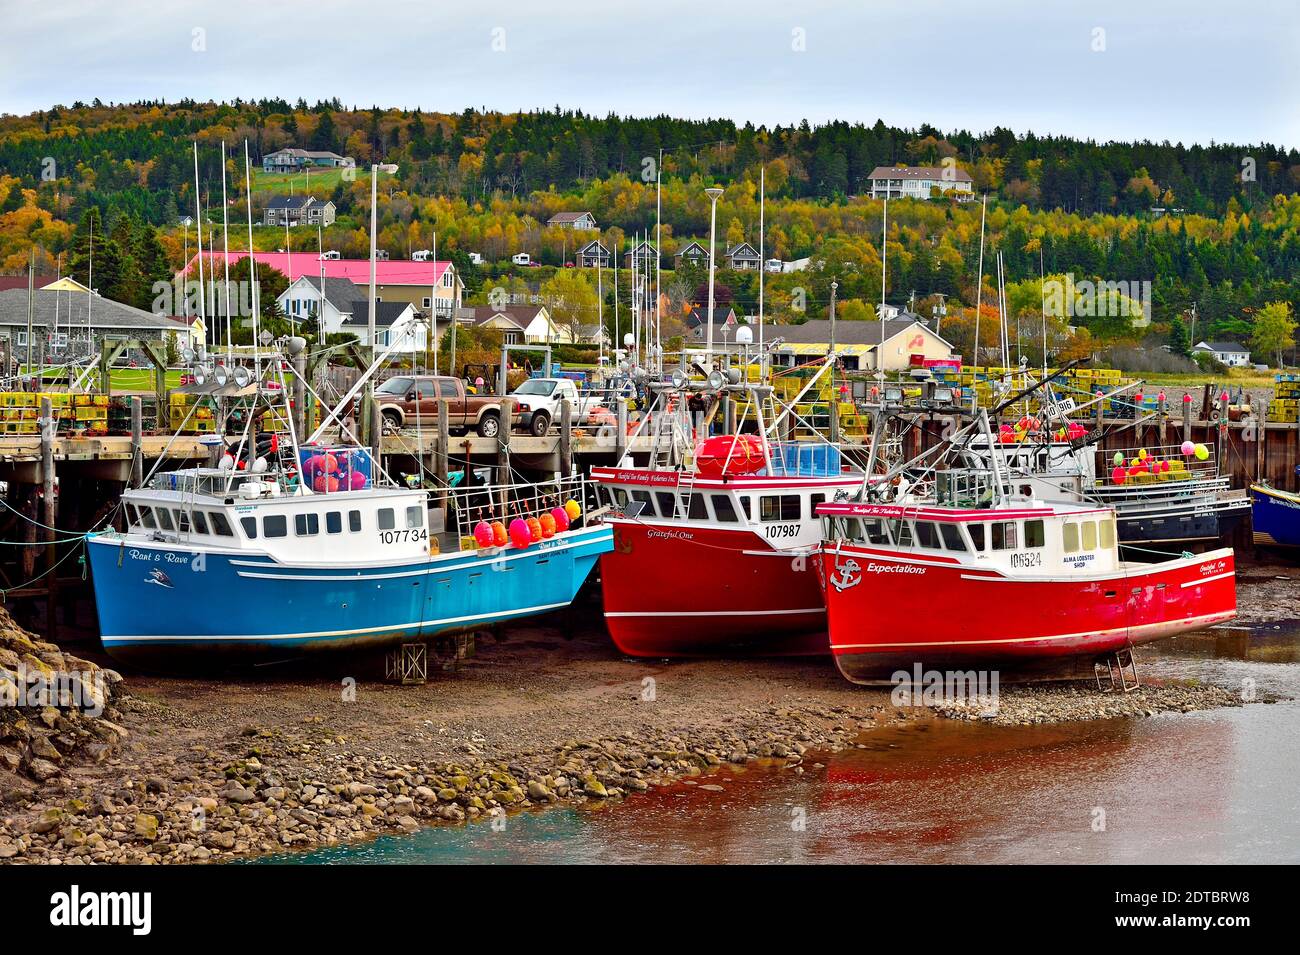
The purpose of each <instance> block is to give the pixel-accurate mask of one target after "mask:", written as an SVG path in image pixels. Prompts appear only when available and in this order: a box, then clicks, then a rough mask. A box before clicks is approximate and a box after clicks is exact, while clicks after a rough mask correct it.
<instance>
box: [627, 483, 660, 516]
mask: <svg viewBox="0 0 1300 955" xmlns="http://www.w3.org/2000/svg"><path fill="white" fill-rule="evenodd" d="M627 498H628V500H630V501H636V502H638V503H640V504H641V505H642V508H641V513H643V514H647V515H648V516H650V515H653V514H654V513H655V505H654V499H653V498H651V497H650V492H649V491H647V490H645V489H644V488H634V489H633V490H630V491H628V492H627Z"/></svg>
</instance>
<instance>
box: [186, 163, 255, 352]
mask: <svg viewBox="0 0 1300 955" xmlns="http://www.w3.org/2000/svg"><path fill="white" fill-rule="evenodd" d="M250 201H251V200H250ZM194 221H195V222H196V223H197V224H198V227H199V228H198V234H199V323H200V324H202V325H203V341H204V342H205V343H206V342H207V340H208V322H207V319H206V318H205V305H206V303H207V299H208V293H207V289H206V288H205V287H204V285H203V206H202V204H201V203H200V202H199V141H198V140H197V139H196V140H194Z"/></svg>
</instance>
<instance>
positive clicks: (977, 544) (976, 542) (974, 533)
mask: <svg viewBox="0 0 1300 955" xmlns="http://www.w3.org/2000/svg"><path fill="white" fill-rule="evenodd" d="M966 530H967V532H968V533H969V534H970V543H971V546H972V547H974V548H975V549H976V550H984V549H985V547H984V525H983V524H967V525H966Z"/></svg>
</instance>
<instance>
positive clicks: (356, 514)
mask: <svg viewBox="0 0 1300 955" xmlns="http://www.w3.org/2000/svg"><path fill="white" fill-rule="evenodd" d="M348 530H350V531H351V532H352V533H354V534H357V533H360V531H361V512H360V511H348Z"/></svg>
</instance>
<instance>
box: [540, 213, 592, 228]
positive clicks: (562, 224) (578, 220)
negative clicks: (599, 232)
mask: <svg viewBox="0 0 1300 955" xmlns="http://www.w3.org/2000/svg"><path fill="white" fill-rule="evenodd" d="M546 224H547V226H558V227H559V228H561V229H578V230H586V229H594V228H596V217H595V216H593V215H592V214H591V213H590V212H557V213H556V214H555V215H553V216H551V217H550V218H549V219H547V220H546Z"/></svg>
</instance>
